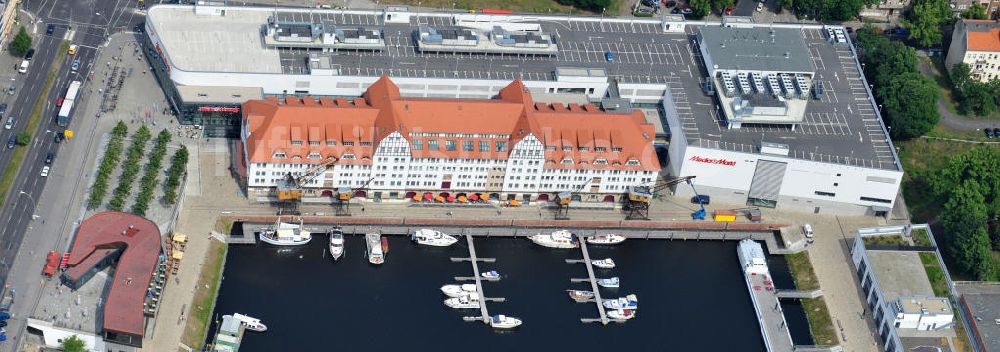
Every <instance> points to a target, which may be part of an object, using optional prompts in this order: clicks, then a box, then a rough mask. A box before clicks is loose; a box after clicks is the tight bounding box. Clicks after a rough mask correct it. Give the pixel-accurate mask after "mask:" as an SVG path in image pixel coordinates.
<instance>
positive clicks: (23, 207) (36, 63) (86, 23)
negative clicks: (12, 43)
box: [0, 0, 143, 288]
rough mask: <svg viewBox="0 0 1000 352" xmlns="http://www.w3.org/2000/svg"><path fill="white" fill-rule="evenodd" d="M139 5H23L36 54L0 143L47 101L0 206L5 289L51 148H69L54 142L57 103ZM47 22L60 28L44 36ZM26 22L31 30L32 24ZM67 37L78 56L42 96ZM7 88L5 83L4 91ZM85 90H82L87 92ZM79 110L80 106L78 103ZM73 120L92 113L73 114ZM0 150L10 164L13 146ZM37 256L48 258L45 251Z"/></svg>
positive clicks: (75, 0)
mask: <svg viewBox="0 0 1000 352" xmlns="http://www.w3.org/2000/svg"><path fill="white" fill-rule="evenodd" d="M135 7H136V1H135V0H131V1H126V0H118V1H107V0H26V1H25V2H24V3H22V10H24V11H27V12H28V13H31V14H32V15H34V16H35V18H36V19H37V23H35V24H34V30H35V31H36V32H35V34H34V35H33V38H34V47H35V50H36V52H35V56H34V59H33V60H32V62H31V65H30V68H29V71H28V73H27V74H23V75H20V76H18V77H17V78H16V81H15V84H16V85H17V94H16V95H13V96H10V95H8V96H6V97H5V100H6V102H7V103H8V104H9V107H8V112H7V114H10V116H15V119H16V121H17V122H16V124H15V126H14V128H12V129H11V130H3V131H2V132H0V141H2V142H3V143H4V144H6V141H7V140H8V138H10V136H11V135H16V134H17V133H19V132H21V131H22V130H23V129H24V128H25V126H26V125H27V119H28V116H29V115H30V114H31V111H32V110H33V109H34V106H35V103H36V102H37V101H38V99H39V98H41V99H44V101H45V103H44V104H45V105H44V109H43V115H42V122H41V123H40V124H39V126H38V129H37V130H35V131H34V138H33V140H32V142H31V144H30V148H29V149H28V153H27V155H26V157H25V159H24V161H23V162H22V163H21V165H20V169H19V171H18V174H17V177H16V178H15V181H14V183H13V187H12V188H11V191H10V194H9V196H8V197H7V199H6V203H5V204H3V209H2V210H0V224H2V225H3V226H2V229H0V288H2V287H4V286H3V285H4V284H6V283H7V280H8V278H9V276H11V275H10V274H11V273H10V272H9V270H10V266H11V265H12V263H13V262H14V259H15V258H16V256H17V255H18V251H19V249H20V246H21V243H22V241H23V236H24V234H25V232H26V229H27V228H28V227H29V226H30V224H31V222H32V216H33V215H36V214H35V208H36V206H37V205H38V204H37V202H36V200H37V199H38V196H39V195H41V193H42V190H43V189H44V187H45V184H46V178H45V177H41V176H40V171H41V168H42V166H43V165H44V160H45V158H46V156H47V154H48V153H50V152H51V153H54V154H56V157H57V158H58V155H59V149H60V148H62V147H64V146H66V144H65V143H63V144H57V143H55V140H54V137H55V133H58V132H62V131H63V130H64V128H62V127H59V126H57V125H56V123H55V117H56V113H57V111H56V106H55V102H56V100H57V99H58V98H60V97H62V96H63V95H64V94H65V93H66V89H67V87H68V86H69V82H71V81H74V80H79V81H84V79H85V76H86V75H87V73H88V72H90V69H91V68H92V67H93V65H94V64H95V63H94V62H93V61H94V58H95V57H97V54H98V50H99V47H100V46H101V45H102V44H103V43H104V42H105V40H106V38H107V36H108V34H109V31H117V30H118V28H120V27H121V28H132V27H133V26H134V25H135V24H136V23H140V22H141V21H142V20H143V17H142V16H140V15H136V13H135V11H134V8H135ZM49 24H53V25H55V26H56V29H55V31H54V32H53V34H52V35H46V27H47V25H49ZM25 25H26V27H28V28H29V32H30V31H31V29H32V25H31V23H26V24H25ZM65 38H69V39H70V40H71V42H72V43H73V44H77V45H78V46H79V49H78V51H77V53H76V55H73V56H70V55H66V57H65V59H64V60H63V62H59V63H57V65H59V71H58V74H57V75H56V78H55V80H54V81H53V84H52V88H51V89H50V90H49V93H48V94H47V95H46V96H44V97H39V95H40V94H41V93H42V92H41V89H42V88H43V87H44V84H45V80H46V79H47V77H48V73H49V68H50V65H51V64H52V61H53V60H54V58H55V57H56V52H57V51H58V50H59V49H60V46H61V43H62V41H63V40H64V39H65ZM74 59H79V60H80V66H79V67H80V68H79V70H78V71H77V72H71V70H70V66H71V63H72V61H73V60H74ZM7 87H8V86H7V85H3V88H4V90H5V91H6V88H7ZM86 90H87V89H82V91H84V92H85V91H86ZM84 92H81V94H80V97H78V99H79V100H82V98H83V95H84V94H86V93H84ZM75 110H77V111H79V110H82V109H80V108H79V107H77V108H76V109H75ZM73 118H74V119H81V118H94V117H91V116H77V115H74V116H73ZM4 119H6V117H4ZM2 148H3V149H2V151H0V165H6V164H7V163H8V162H9V160H10V159H11V156H12V150H11V149H6V146H5V145H4V146H2ZM47 235H48V234H47ZM50 235H51V236H59V235H60V234H57V233H53V234H50ZM37 257H39V258H44V257H43V256H41V255H37Z"/></svg>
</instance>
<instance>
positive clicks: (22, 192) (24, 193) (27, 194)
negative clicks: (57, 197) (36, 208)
mask: <svg viewBox="0 0 1000 352" xmlns="http://www.w3.org/2000/svg"><path fill="white" fill-rule="evenodd" d="M17 193H18V194H23V195H26V196H28V199H31V202H32V203H34V202H35V198H33V197H31V194H30V193H28V192H25V191H18V192H17Z"/></svg>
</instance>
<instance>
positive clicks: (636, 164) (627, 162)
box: [625, 159, 639, 166]
mask: <svg viewBox="0 0 1000 352" xmlns="http://www.w3.org/2000/svg"><path fill="white" fill-rule="evenodd" d="M625 166H639V160H635V159H631V160H629V161H626V162H625Z"/></svg>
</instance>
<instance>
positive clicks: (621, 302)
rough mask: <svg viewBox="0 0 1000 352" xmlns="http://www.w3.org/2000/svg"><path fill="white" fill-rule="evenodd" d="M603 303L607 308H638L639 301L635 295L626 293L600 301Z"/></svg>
mask: <svg viewBox="0 0 1000 352" xmlns="http://www.w3.org/2000/svg"><path fill="white" fill-rule="evenodd" d="M601 303H602V304H604V308H608V309H638V308H639V301H638V300H637V299H636V297H635V295H628V296H625V297H619V298H616V299H609V300H605V301H604V302H601Z"/></svg>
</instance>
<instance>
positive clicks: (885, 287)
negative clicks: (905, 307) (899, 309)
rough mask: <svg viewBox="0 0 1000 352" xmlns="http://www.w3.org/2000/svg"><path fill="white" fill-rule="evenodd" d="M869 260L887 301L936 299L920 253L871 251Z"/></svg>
mask: <svg viewBox="0 0 1000 352" xmlns="http://www.w3.org/2000/svg"><path fill="white" fill-rule="evenodd" d="M868 258H869V259H870V260H871V266H872V271H873V272H875V277H877V278H878V282H879V285H880V286H881V287H882V293H883V294H885V299H887V300H891V301H895V300H896V299H897V298H899V297H911V296H925V297H934V289H933V288H931V282H930V281H929V280H928V279H927V272H926V271H924V264H923V263H922V262H921V261H920V252H914V251H886V250H869V251H868Z"/></svg>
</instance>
